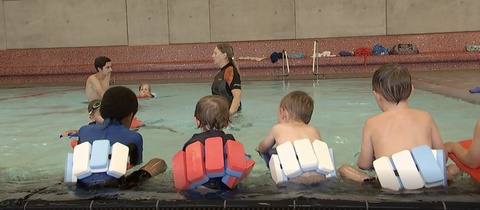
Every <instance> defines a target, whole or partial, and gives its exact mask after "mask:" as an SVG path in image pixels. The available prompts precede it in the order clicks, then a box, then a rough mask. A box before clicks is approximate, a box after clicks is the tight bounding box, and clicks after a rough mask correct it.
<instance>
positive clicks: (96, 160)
mask: <svg viewBox="0 0 480 210" xmlns="http://www.w3.org/2000/svg"><path fill="white" fill-rule="evenodd" d="M128 153H129V148H128V146H126V145H123V144H121V143H119V142H117V143H115V144H113V145H110V141H109V140H108V139H101V140H95V141H94V142H93V144H90V142H83V143H81V144H78V145H75V147H74V149H73V153H68V154H67V159H66V161H65V176H64V182H65V183H75V182H77V179H83V178H86V177H88V176H90V175H92V173H103V172H106V173H107V174H108V175H110V176H112V177H115V178H120V177H122V176H123V175H125V173H126V171H127V164H126V163H127V161H128Z"/></svg>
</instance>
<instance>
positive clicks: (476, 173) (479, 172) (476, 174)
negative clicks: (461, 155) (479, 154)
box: [448, 139, 480, 182]
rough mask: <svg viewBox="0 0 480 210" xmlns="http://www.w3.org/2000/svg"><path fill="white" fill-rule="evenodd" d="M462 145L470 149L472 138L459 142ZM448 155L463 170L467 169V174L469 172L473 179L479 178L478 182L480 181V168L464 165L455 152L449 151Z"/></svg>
mask: <svg viewBox="0 0 480 210" xmlns="http://www.w3.org/2000/svg"><path fill="white" fill-rule="evenodd" d="M458 143H459V144H460V145H462V147H463V148H465V149H469V148H470V144H472V139H469V140H464V141H460V142H458ZM448 157H449V158H450V159H452V161H453V162H455V164H457V166H458V167H459V168H460V169H462V171H465V172H466V173H467V174H469V175H470V176H471V177H472V178H473V179H475V180H477V181H478V182H480V168H476V169H473V168H470V167H468V166H466V165H464V164H463V163H462V162H460V160H458V158H457V156H455V155H454V154H453V153H448Z"/></svg>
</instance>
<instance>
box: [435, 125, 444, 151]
mask: <svg viewBox="0 0 480 210" xmlns="http://www.w3.org/2000/svg"><path fill="white" fill-rule="evenodd" d="M432 149H444V146H443V140H442V137H441V136H440V132H438V128H437V124H436V123H435V121H434V120H433V118H432Z"/></svg>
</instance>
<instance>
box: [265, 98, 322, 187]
mask: <svg viewBox="0 0 480 210" xmlns="http://www.w3.org/2000/svg"><path fill="white" fill-rule="evenodd" d="M312 113H313V99H312V98H311V97H310V96H309V95H308V94H307V93H305V92H303V91H292V92H290V93H288V94H287V95H285V96H284V97H283V99H282V100H281V101H280V105H279V110H278V124H276V125H274V126H273V127H272V128H271V129H270V132H269V134H268V136H267V138H265V140H263V141H262V142H260V144H259V145H258V146H257V148H256V149H255V150H256V151H258V152H261V153H266V152H268V151H269V150H270V149H271V148H272V147H273V146H274V145H277V146H278V145H282V144H283V143H286V142H291V143H292V144H293V142H294V141H295V140H300V139H309V140H310V142H313V141H315V140H320V141H321V140H322V137H321V136H320V132H318V130H317V128H315V127H314V126H311V125H308V123H309V122H310V119H311V117H312ZM324 179H326V177H325V175H323V174H320V173H317V172H316V171H308V172H304V173H302V174H301V175H300V176H297V177H295V178H289V180H288V181H289V182H293V183H300V184H305V185H311V184H315V183H318V182H321V181H323V180H324Z"/></svg>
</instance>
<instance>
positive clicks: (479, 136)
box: [445, 120, 480, 168]
mask: <svg viewBox="0 0 480 210" xmlns="http://www.w3.org/2000/svg"><path fill="white" fill-rule="evenodd" d="M445 151H447V152H448V153H453V154H455V156H457V158H458V160H460V162H462V163H463V164H464V165H466V166H468V167H469V168H478V167H480V120H479V121H478V122H477V125H476V126H475V130H474V131H473V141H472V144H471V145H470V149H468V150H467V149H465V148H463V147H462V145H460V144H459V143H457V142H446V143H445Z"/></svg>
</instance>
